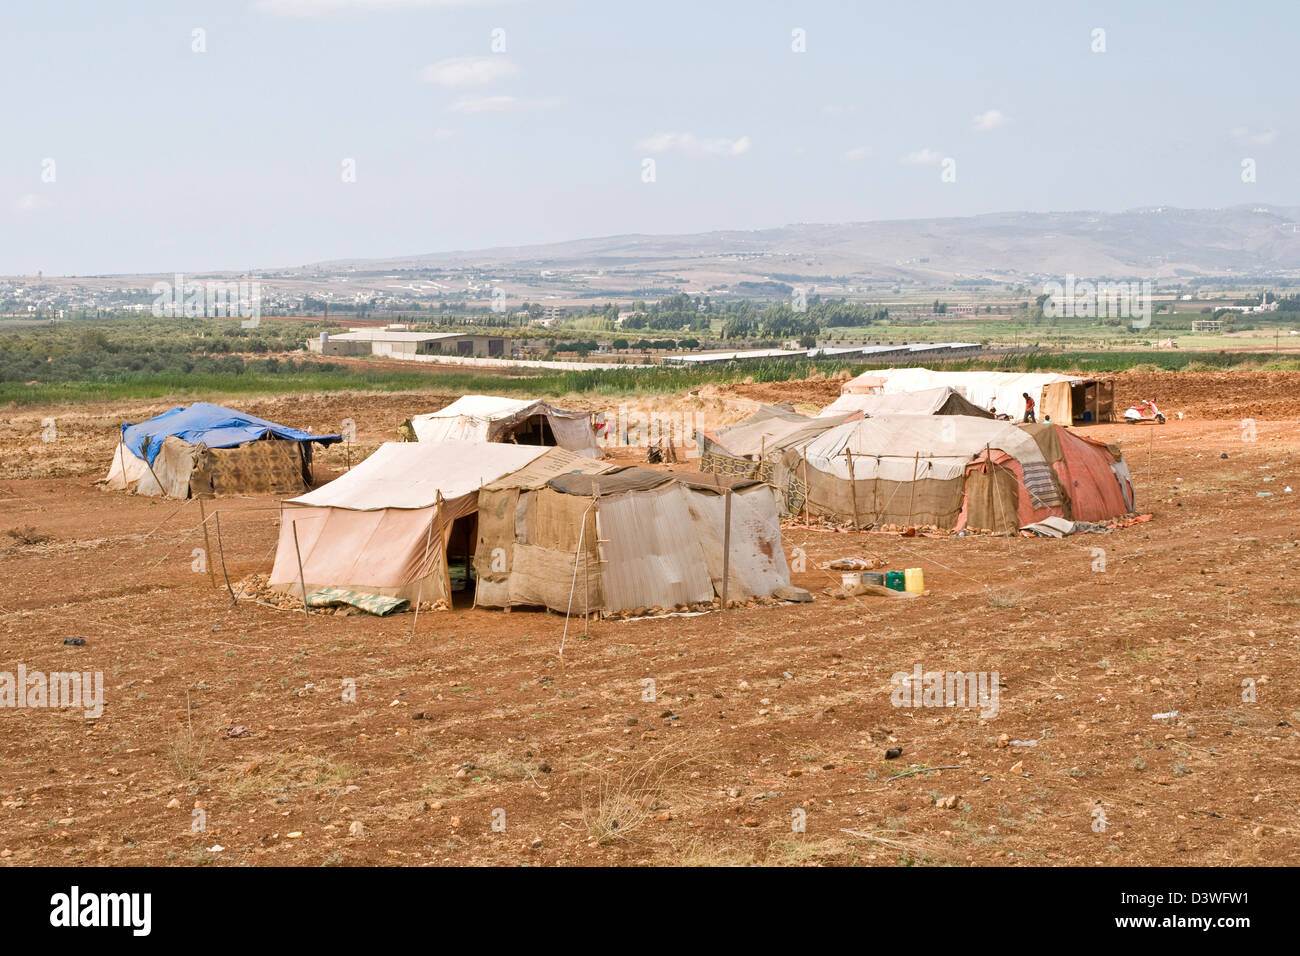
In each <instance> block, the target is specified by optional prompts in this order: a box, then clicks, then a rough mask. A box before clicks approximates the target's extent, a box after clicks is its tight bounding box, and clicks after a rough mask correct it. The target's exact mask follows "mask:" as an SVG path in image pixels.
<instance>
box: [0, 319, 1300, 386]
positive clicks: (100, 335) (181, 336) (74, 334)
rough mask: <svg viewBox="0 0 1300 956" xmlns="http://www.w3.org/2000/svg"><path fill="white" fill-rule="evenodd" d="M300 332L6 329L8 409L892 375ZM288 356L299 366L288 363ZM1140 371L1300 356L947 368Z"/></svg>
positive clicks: (1013, 358) (189, 325) (1024, 358)
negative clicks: (637, 360)
mask: <svg viewBox="0 0 1300 956" xmlns="http://www.w3.org/2000/svg"><path fill="white" fill-rule="evenodd" d="M304 331H305V329H304V328H303V325H302V324H301V323H263V325H262V326H261V327H260V328H258V329H243V328H241V327H240V326H239V324H238V322H221V321H219V320H191V321H189V322H185V321H180V322H178V321H176V320H165V321H164V320H156V319H147V318H132V319H117V320H102V321H97V322H94V323H89V322H87V323H65V324H63V325H60V326H57V327H49V326H41V327H34V326H25V327H21V328H8V329H0V404H15V405H30V404H48V403H82V402H93V401H106V400H116V399H154V398H177V399H185V398H188V399H195V398H200V397H203V398H213V397H220V396H240V395H274V394H284V393H304V392H306V393H311V392H337V391H345V390H351V391H410V390H419V389H437V390H439V391H451V392H459V393H462V394H468V393H489V394H491V393H504V394H508V395H510V394H513V395H551V396H555V395H568V394H574V393H577V394H593V395H603V396H609V395H613V396H620V395H637V394H655V393H672V392H680V391H684V390H687V389H691V388H696V387H698V386H700V385H703V384H708V383H714V384H725V383H731V382H742V381H755V382H771V381H787V380H790V379H801V378H807V377H808V376H809V375H821V376H829V375H834V374H836V373H845V372H847V373H849V374H857V373H859V372H862V371H864V370H867V369H869V368H873V367H884V366H880V365H875V366H873V365H871V364H869V363H864V362H846V361H837V360H827V361H810V360H807V359H798V360H791V359H768V360H763V361H759V362H745V363H728V364H726V365H721V366H718V365H714V366H709V367H707V368H681V367H676V366H657V367H653V368H619V369H596V368H593V369H590V370H587V369H582V370H572V371H559V370H556V371H552V370H543V369H527V368H519V369H510V370H502V371H495V370H494V371H487V370H477V369H464V368H449V367H446V366H421V367H413V368H410V369H393V368H391V367H389V366H386V365H381V364H380V363H379V362H376V363H375V367H373V368H368V367H366V366H367V364H368V363H366V362H365V361H364V360H363V361H361V362H357V363H353V364H348V365H342V364H338V363H334V362H327V361H320V360H318V359H317V358H316V357H314V356H313V355H312V354H311V353H308V352H306V351H305V350H304V349H303V344H302V343H303V341H304V340H305V339H306V335H304V334H303V333H304ZM928 331H929V333H930V334H929V335H927V336H926V337H927V338H930V339H937V338H938V337H936V336H934V335H933V334H932V333H933V329H928ZM947 338H952V339H956V338H960V336H948V337H947ZM1255 338H1258V339H1259V342H1260V345H1261V346H1268V345H1271V341H1270V339H1269V337H1268V336H1267V335H1266V334H1264V333H1258V334H1257V335H1256V336H1255ZM1220 341H1221V340H1220ZM1239 341H1248V340H1245V339H1243V340H1234V345H1236V344H1237V343H1238V342H1239ZM1142 344H1145V343H1142ZM1238 347H1239V348H1242V347H1245V346H1241V345H1238ZM291 350H296V351H291ZM286 352H287V353H288V354H289V355H290V356H291V357H289V358H285V357H284V356H285V354H286ZM271 353H278V355H277V354H271ZM1139 366H1143V367H1151V368H1159V369H1167V370H1178V369H1183V368H1189V367H1190V368H1192V369H1220V368H1222V369H1227V368H1253V369H1260V368H1263V369H1296V368H1300V357H1298V356H1297V355H1296V354H1295V353H1289V354H1288V353H1286V352H1281V353H1273V352H1271V351H1227V350H1224V349H1220V350H1217V351H1194V350H1191V349H1177V350H1170V349H1159V350H1153V349H1150V348H1142V347H1140V346H1139V347H1132V346H1130V347H1128V348H1118V347H1115V348H1099V347H1096V346H1095V344H1094V347H1092V348H1088V347H1083V348H1077V347H1076V348H1068V347H1067V348H1063V349H1047V348H1039V349H1033V350H1028V351H1022V352H1017V353H1014V354H1009V355H1006V356H1004V357H1001V358H999V359H996V360H991V359H973V360H971V359H968V360H964V361H956V362H948V363H943V364H942V366H941V367H944V368H949V369H954V370H962V369H1004V370H1007V371H1049V370H1050V371H1063V372H1083V373H1089V374H1100V373H1106V372H1118V371H1123V370H1126V369H1132V368H1135V367H1139Z"/></svg>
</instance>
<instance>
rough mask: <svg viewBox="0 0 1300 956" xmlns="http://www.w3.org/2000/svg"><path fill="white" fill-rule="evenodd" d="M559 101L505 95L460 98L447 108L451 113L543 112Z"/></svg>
mask: <svg viewBox="0 0 1300 956" xmlns="http://www.w3.org/2000/svg"><path fill="white" fill-rule="evenodd" d="M559 104H560V100H559V99H558V98H557V97H554V96H551V97H546V98H544V99H540V100H521V99H519V98H518V97H515V96H509V95H507V94H505V93H501V94H498V95H496V96H462V97H461V98H460V99H458V100H457V101H456V102H455V103H452V104H451V106H449V107H448V109H450V110H451V111H452V112H453V113H506V112H510V111H521V112H522V111H529V110H545V109H550V108H551V107H553V106H558V105H559Z"/></svg>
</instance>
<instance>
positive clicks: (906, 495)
mask: <svg viewBox="0 0 1300 956" xmlns="http://www.w3.org/2000/svg"><path fill="white" fill-rule="evenodd" d="M774 483H775V484H776V485H777V487H778V488H780V489H782V491H783V492H784V495H785V510H786V512H787V513H790V514H799V513H801V512H802V513H803V514H806V515H808V516H809V517H811V516H814V515H816V516H819V517H824V518H829V519H831V520H833V521H837V522H840V523H846V524H852V525H853V526H855V527H879V526H883V525H891V526H902V527H919V526H930V527H934V528H939V529H953V530H960V529H963V528H972V529H980V530H992V531H1002V532H1009V531H1014V530H1015V529H1017V528H1019V527H1022V526H1023V525H1025V524H1028V523H1031V522H1033V521H1036V520H1041V519H1042V518H1044V517H1047V516H1049V515H1051V516H1063V517H1067V518H1072V519H1075V520H1086V521H1096V520H1102V519H1104V518H1113V517H1119V516H1120V515H1123V514H1126V513H1128V512H1130V511H1131V510H1132V507H1133V495H1132V485H1131V482H1130V481H1129V478H1128V471H1127V468H1126V467H1125V465H1124V462H1123V457H1122V455H1120V454H1119V450H1118V449H1117V448H1114V447H1112V446H1106V445H1103V444H1101V443H1099V442H1093V441H1089V440H1086V439H1083V438H1081V437H1080V436H1077V435H1075V434H1073V433H1071V432H1069V431H1067V430H1066V429H1064V428H1061V427H1060V426H1057V425H1038V426H1019V425H1015V424H1012V423H1010V422H1003V421H997V420H992V419H988V418H973V417H968V416H958V415H952V416H936V415H929V416H905V415H896V416H882V417H879V418H868V419H862V420H859V421H852V422H848V423H846V424H843V425H839V426H836V427H834V428H831V429H828V430H827V431H825V432H823V433H822V434H820V435H819V436H817V437H815V438H813V439H812V440H810V441H807V442H803V443H801V444H798V445H793V446H790V447H787V448H785V449H784V450H783V451H782V461H781V464H780V467H779V468H777V469H776V470H775V473H774Z"/></svg>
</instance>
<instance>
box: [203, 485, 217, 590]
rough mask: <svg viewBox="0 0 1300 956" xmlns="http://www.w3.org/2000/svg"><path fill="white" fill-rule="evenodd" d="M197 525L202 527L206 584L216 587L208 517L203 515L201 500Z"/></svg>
mask: <svg viewBox="0 0 1300 956" xmlns="http://www.w3.org/2000/svg"><path fill="white" fill-rule="evenodd" d="M199 518H200V519H201V520H200V521H199V524H201V525H203V563H204V564H206V565H207V566H208V583H209V584H210V585H212V586H213V587H214V588H215V587H216V586H217V572H216V569H215V568H213V567H212V540H211V539H210V538H209V537H208V516H207V515H206V514H204V509H203V499H202V498H200V499H199Z"/></svg>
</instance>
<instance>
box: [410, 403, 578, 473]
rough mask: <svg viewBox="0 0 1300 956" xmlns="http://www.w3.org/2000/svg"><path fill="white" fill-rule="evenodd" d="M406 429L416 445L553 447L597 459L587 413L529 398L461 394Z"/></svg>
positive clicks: (417, 417)
mask: <svg viewBox="0 0 1300 956" xmlns="http://www.w3.org/2000/svg"><path fill="white" fill-rule="evenodd" d="M410 427H411V429H412V431H413V432H414V433H415V438H416V440H417V441H480V442H510V443H513V444H516V445H552V446H559V447H560V448H567V449H568V450H569V451H572V452H577V453H578V454H580V455H586V456H588V457H590V458H599V457H600V445H599V444H598V442H597V439H596V432H595V430H594V429H593V428H592V426H591V415H590V414H589V413H588V412H578V411H568V410H565V409H563V408H556V407H555V406H553V405H548V404H546V403H545V402H541V401H537V400H534V399H519V398H504V397H502V396H499V395H463V396H461V397H460V398H458V399H456V401H454V402H452V403H451V404H450V405H448V406H447V407H446V408H443V409H441V410H439V411H436V412H432V413H430V414H428V415H416V416H415V417H413V418H412V419H411V421H410Z"/></svg>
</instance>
